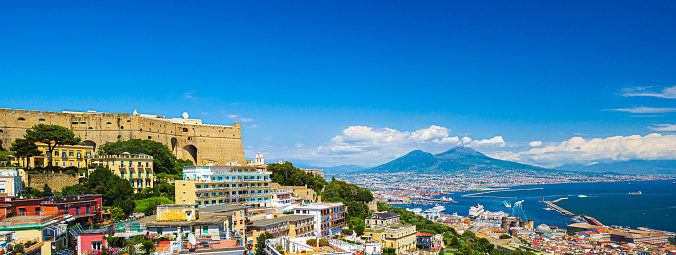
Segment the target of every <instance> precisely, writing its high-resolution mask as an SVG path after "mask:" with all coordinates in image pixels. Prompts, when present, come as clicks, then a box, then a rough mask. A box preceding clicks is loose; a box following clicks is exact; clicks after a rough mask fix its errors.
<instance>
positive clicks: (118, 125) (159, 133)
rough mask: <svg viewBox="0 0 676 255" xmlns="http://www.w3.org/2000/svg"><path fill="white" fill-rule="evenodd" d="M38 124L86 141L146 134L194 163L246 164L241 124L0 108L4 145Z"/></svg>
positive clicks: (96, 142) (0, 133) (0, 135)
mask: <svg viewBox="0 0 676 255" xmlns="http://www.w3.org/2000/svg"><path fill="white" fill-rule="evenodd" d="M37 124H48V125H60V126H64V127H67V128H69V129H70V130H72V131H73V133H75V136H77V137H80V138H81V139H82V141H83V142H84V143H85V144H87V145H91V146H94V150H95V151H96V149H97V148H96V146H98V145H102V144H105V143H106V142H116V141H121V140H129V139H145V140H153V141H157V142H161V143H163V144H165V145H167V147H169V149H171V151H172V152H173V153H174V155H176V157H178V158H180V159H187V160H192V161H193V162H194V163H195V164H196V165H206V164H208V163H213V164H214V165H225V164H227V163H228V162H238V163H240V164H245V163H246V160H245V158H244V148H243V146H242V132H241V124H240V123H233V125H232V126H221V125H206V124H202V121H201V120H199V119H186V118H184V119H180V118H173V119H167V118H165V117H164V116H162V115H148V114H137V113H134V114H129V113H99V112H70V111H62V112H48V111H32V110H31V111H29V110H18V109H1V108H0V139H1V140H2V141H3V147H6V148H9V147H10V146H11V144H12V142H14V139H17V138H23V136H24V135H25V134H26V130H28V129H30V128H31V127H33V126H34V125H37Z"/></svg>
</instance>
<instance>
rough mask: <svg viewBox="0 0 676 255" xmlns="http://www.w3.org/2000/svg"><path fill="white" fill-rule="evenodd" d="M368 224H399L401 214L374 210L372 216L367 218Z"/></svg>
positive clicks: (373, 225) (371, 225) (372, 225)
mask: <svg viewBox="0 0 676 255" xmlns="http://www.w3.org/2000/svg"><path fill="white" fill-rule="evenodd" d="M366 225H367V226H369V227H375V226H383V225H385V226H387V225H399V214H396V213H394V212H374V213H373V214H371V217H368V218H366Z"/></svg>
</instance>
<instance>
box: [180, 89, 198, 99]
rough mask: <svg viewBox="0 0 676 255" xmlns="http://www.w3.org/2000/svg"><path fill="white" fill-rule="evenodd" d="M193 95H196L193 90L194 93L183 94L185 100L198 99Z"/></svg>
mask: <svg viewBox="0 0 676 255" xmlns="http://www.w3.org/2000/svg"><path fill="white" fill-rule="evenodd" d="M192 94H195V91H194V90H193V91H188V92H185V93H183V98H186V99H191V100H195V99H197V98H196V97H195V96H193V95H192Z"/></svg>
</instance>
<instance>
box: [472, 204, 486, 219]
mask: <svg viewBox="0 0 676 255" xmlns="http://www.w3.org/2000/svg"><path fill="white" fill-rule="evenodd" d="M482 212H484V206H483V205H480V204H476V206H472V207H470V208H469V216H470V217H476V216H479V214H481V213H482Z"/></svg>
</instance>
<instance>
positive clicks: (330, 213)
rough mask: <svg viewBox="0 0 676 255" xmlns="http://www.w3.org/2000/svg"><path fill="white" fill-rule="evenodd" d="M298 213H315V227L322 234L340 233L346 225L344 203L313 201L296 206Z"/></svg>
mask: <svg viewBox="0 0 676 255" xmlns="http://www.w3.org/2000/svg"><path fill="white" fill-rule="evenodd" d="M293 210H294V214H296V215H313V216H314V217H315V219H314V220H315V229H316V230H319V231H320V235H322V236H329V235H333V234H338V233H340V232H341V231H343V228H344V227H345V213H346V211H345V205H344V204H343V203H312V204H302V205H298V206H296V207H295V208H294V209H293Z"/></svg>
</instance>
